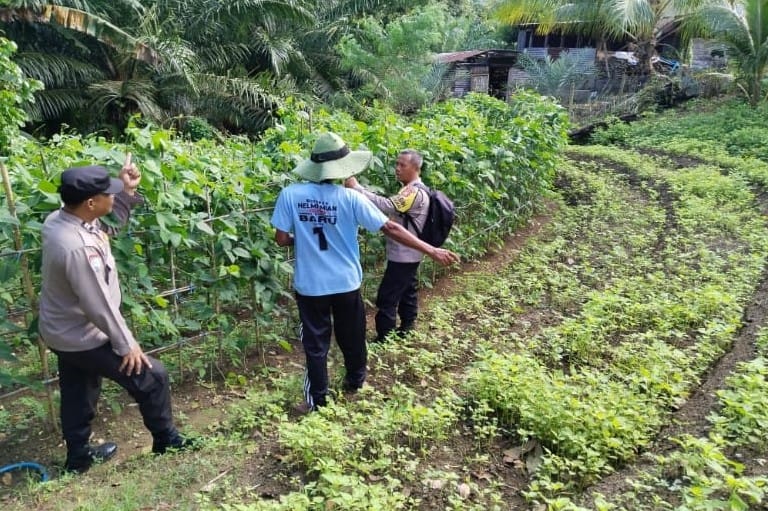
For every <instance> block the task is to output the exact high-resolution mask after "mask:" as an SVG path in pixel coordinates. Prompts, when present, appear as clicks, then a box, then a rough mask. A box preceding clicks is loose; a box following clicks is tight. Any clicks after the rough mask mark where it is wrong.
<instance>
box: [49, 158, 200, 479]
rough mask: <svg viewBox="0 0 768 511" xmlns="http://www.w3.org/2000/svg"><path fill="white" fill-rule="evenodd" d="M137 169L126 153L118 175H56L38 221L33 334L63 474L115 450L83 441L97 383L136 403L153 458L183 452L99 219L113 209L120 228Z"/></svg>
mask: <svg viewBox="0 0 768 511" xmlns="http://www.w3.org/2000/svg"><path fill="white" fill-rule="evenodd" d="M140 181H141V173H140V172H139V170H138V168H137V167H136V165H135V164H134V163H132V162H131V155H130V153H128V155H127V157H126V160H125V164H124V165H123V168H122V169H121V171H120V175H119V179H114V178H110V177H109V174H108V172H107V170H106V169H105V168H104V167H101V166H89V167H75V168H70V169H67V170H65V171H64V172H63V173H62V175H61V186H60V187H59V193H60V194H61V200H62V202H63V203H64V205H63V207H62V208H61V209H59V210H58V211H54V212H53V213H51V214H50V215H49V216H48V218H46V220H45V223H44V224H43V232H42V237H43V262H42V290H41V294H40V320H39V329H40V335H41V336H42V338H43V340H44V341H45V343H46V344H47V345H48V347H49V348H50V349H51V351H53V352H54V353H56V356H57V358H58V365H59V387H60V391H61V426H62V432H63V436H64V441H65V442H66V445H67V459H66V461H65V464H64V468H65V470H67V471H71V472H85V471H86V470H88V469H89V468H90V467H91V465H92V464H93V463H94V461H105V460H108V459H110V458H111V457H112V456H114V454H115V452H116V451H117V445H116V444H114V443H112V442H106V443H104V444H101V445H91V444H89V443H88V441H89V439H90V436H91V421H92V420H93V418H94V415H95V411H96V402H97V401H98V398H99V394H100V392H101V380H102V378H103V377H106V378H109V379H110V380H113V381H115V382H116V383H118V384H119V385H120V386H122V387H123V388H124V389H126V390H127V391H128V393H129V394H130V395H131V396H132V397H133V398H134V399H135V400H136V402H137V403H138V405H139V410H140V411H141V415H142V418H143V419H144V425H145V426H146V427H147V429H149V431H150V432H151V433H152V437H153V444H152V452H154V453H158V454H162V453H165V452H166V451H167V450H168V449H171V448H183V447H188V446H189V441H188V440H187V439H185V438H183V437H182V436H181V435H180V434H179V432H178V431H177V430H176V427H175V426H174V423H173V417H172V414H171V395H170V389H169V380H168V373H167V371H166V370H165V367H163V365H162V363H161V362H160V361H158V360H156V359H154V358H151V357H149V356H147V355H146V354H145V353H144V352H143V351H142V349H141V347H140V346H139V344H138V343H137V342H136V339H135V338H134V336H133V334H132V333H131V331H130V330H129V329H128V326H127V324H126V322H125V319H124V318H123V316H122V314H121V313H120V303H121V294H120V284H119V282H118V277H117V267H116V265H115V260H114V258H113V256H112V251H111V248H110V245H109V238H108V236H107V233H109V234H115V233H116V231H117V229H115V228H111V227H109V226H107V225H106V224H103V223H101V222H100V221H99V218H101V217H102V216H104V215H107V214H109V213H110V212H112V211H113V209H114V213H115V216H116V217H117V219H118V220H119V222H120V224H121V225H125V224H126V223H127V222H128V219H129V218H130V214H131V209H132V208H133V207H134V206H135V205H136V204H140V203H141V202H143V198H142V197H141V196H140V195H138V194H137V193H136V189H137V187H138V186H139V182H140Z"/></svg>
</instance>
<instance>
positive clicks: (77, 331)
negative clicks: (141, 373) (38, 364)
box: [39, 194, 136, 356]
mask: <svg viewBox="0 0 768 511" xmlns="http://www.w3.org/2000/svg"><path fill="white" fill-rule="evenodd" d="M121 195H124V194H118V195H117V196H116V197H115V200H116V203H117V202H119V201H118V197H120V196H121ZM120 198H121V199H122V200H123V201H125V200H126V198H124V197H120ZM127 200H133V199H132V198H131V199H127ZM100 227H101V226H100V223H99V221H98V220H96V221H94V222H93V223H92V224H87V223H86V222H84V221H83V220H81V219H80V218H78V217H77V216H75V215H72V214H70V213H67V212H66V211H64V210H63V209H60V210H58V211H54V212H53V213H51V214H50V215H48V217H47V218H46V219H45V222H44V223H43V233H42V234H43V263H42V290H41V294H40V320H39V330H40V335H41V336H42V338H43V340H44V341H45V343H46V344H47V345H48V346H49V347H50V348H52V349H54V350H58V351H86V350H90V349H94V348H98V347H99V346H101V345H103V344H104V343H106V342H111V343H112V349H113V351H114V352H115V353H116V354H118V355H120V356H123V355H126V354H127V353H128V352H129V351H130V350H131V349H132V348H133V346H135V345H136V340H135V339H134V337H133V334H132V333H131V331H130V330H129V329H128V326H127V324H126V322H125V319H124V318H123V315H122V314H121V312H120V303H121V300H122V296H121V293H120V284H119V282H118V277H117V267H116V265H115V259H114V258H113V257H112V250H111V248H110V244H109V237H108V236H107V234H106V233H104V232H103V231H102V230H101V228H100Z"/></svg>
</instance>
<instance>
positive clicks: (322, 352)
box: [296, 289, 368, 408]
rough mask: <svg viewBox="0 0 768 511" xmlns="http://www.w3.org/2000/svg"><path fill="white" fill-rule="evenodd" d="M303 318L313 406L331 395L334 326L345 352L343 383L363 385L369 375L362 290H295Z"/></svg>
mask: <svg viewBox="0 0 768 511" xmlns="http://www.w3.org/2000/svg"><path fill="white" fill-rule="evenodd" d="M296 304H297V305H298V308H299V318H300V319H301V344H302V345H303V346H304V353H305V354H306V358H307V374H306V380H305V382H304V395H305V398H306V400H307V404H309V405H310V406H311V407H312V408H315V407H318V406H323V405H324V404H325V401H326V396H327V395H328V351H329V350H330V348H331V329H333V333H334V334H335V336H336V342H337V343H338V345H339V348H340V349H341V353H342V355H343V356H344V368H345V369H346V376H345V381H344V385H345V386H347V387H350V388H360V387H362V385H363V382H364V381H365V377H366V374H367V373H366V371H367V369H366V363H367V360H368V349H367V346H366V344H365V306H364V305H363V298H362V295H361V294H360V290H359V289H357V290H355V291H350V292H348V293H337V294H332V295H325V296H304V295H300V294H298V293H296Z"/></svg>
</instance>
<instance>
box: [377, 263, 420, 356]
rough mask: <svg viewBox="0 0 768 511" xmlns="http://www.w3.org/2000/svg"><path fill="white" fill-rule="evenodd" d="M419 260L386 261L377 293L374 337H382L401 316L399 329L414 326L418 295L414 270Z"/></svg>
mask: <svg viewBox="0 0 768 511" xmlns="http://www.w3.org/2000/svg"><path fill="white" fill-rule="evenodd" d="M419 264H421V263H397V262H394V261H387V268H386V269H385V270H384V277H383V278H382V279H381V284H379V291H378V293H377V295H376V307H377V308H378V311H377V312H376V338H377V340H378V341H383V340H384V338H385V337H386V336H387V334H389V333H390V332H391V331H392V330H395V328H396V326H397V316H398V315H399V316H400V330H401V331H407V330H410V329H412V328H413V324H414V323H415V322H416V316H417V315H418V313H419V295H418V291H417V289H416V284H417V283H416V273H417V272H418V271H419Z"/></svg>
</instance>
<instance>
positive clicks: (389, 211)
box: [355, 179, 429, 263]
mask: <svg viewBox="0 0 768 511" xmlns="http://www.w3.org/2000/svg"><path fill="white" fill-rule="evenodd" d="M419 183H421V179H416V180H414V181H413V182H412V183H409V184H408V185H407V186H404V187H403V188H401V189H400V191H399V192H398V193H397V194H396V195H393V196H391V197H382V196H380V195H376V194H375V193H373V192H370V191H368V190H366V189H365V188H363V187H362V186H360V185H358V186H356V187H355V190H356V191H358V192H360V193H362V194H363V195H365V196H366V197H367V198H368V200H370V201H371V202H373V203H374V204H375V205H376V207H377V208H379V209H380V210H381V211H382V212H383V213H384V214H386V215H387V216H389V217H390V219H391V220H394V221H395V222H397V223H399V224H400V225H402V226H404V227H406V229H408V230H409V231H410V232H411V233H413V234H414V235H416V231H415V230H414V229H413V224H412V223H410V222H409V223H408V225H407V226H406V224H405V216H404V215H403V213H408V214H409V215H410V216H411V218H412V219H413V221H414V223H415V224H416V228H417V229H418V230H419V231H421V229H423V228H424V223H425V222H426V221H427V212H428V211H429V195H428V194H427V192H426V191H425V190H424V189H423V188H421V187H418V186H416V184H419ZM422 257H424V255H423V254H422V253H421V252H419V251H418V250H416V249H413V248H410V247H406V246H405V245H403V244H402V243H398V242H397V241H395V240H393V239H392V238H389V237H388V238H387V260H388V261H393V262H396V263H418V262H421V259H422Z"/></svg>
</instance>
